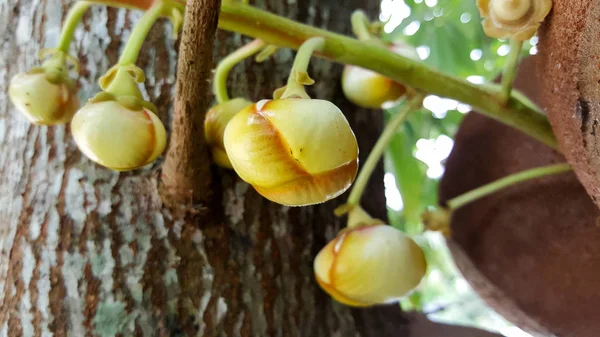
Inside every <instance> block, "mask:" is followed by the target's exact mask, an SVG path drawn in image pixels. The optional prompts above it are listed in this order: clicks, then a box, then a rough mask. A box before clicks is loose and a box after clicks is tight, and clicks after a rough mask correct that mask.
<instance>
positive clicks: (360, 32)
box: [351, 9, 373, 41]
mask: <svg viewBox="0 0 600 337" xmlns="http://www.w3.org/2000/svg"><path fill="white" fill-rule="evenodd" d="M351 22H352V32H353V33H354V35H356V37H357V38H358V39H359V40H363V41H366V40H370V39H372V38H373V35H371V32H370V31H369V18H367V14H365V12H363V11H361V10H359V9H357V10H355V11H354V12H353V13H352V17H351Z"/></svg>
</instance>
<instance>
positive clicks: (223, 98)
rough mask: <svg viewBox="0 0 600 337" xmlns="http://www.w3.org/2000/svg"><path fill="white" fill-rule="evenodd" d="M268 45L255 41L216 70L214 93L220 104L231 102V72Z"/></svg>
mask: <svg viewBox="0 0 600 337" xmlns="http://www.w3.org/2000/svg"><path fill="white" fill-rule="evenodd" d="M265 46H266V44H265V43H264V42H262V41H261V40H258V39H257V40H254V41H252V42H250V43H248V44H247V45H245V46H243V47H241V48H240V49H238V50H236V51H234V52H233V53H231V54H229V55H227V57H225V58H224V59H223V60H221V62H219V65H217V69H215V78H214V81H213V92H214V94H215V96H216V98H217V102H218V103H219V104H221V103H225V102H227V101H229V95H228V94H227V76H228V75H229V71H231V69H232V68H233V67H234V66H235V65H236V64H238V63H240V62H241V61H242V60H244V59H245V58H247V57H250V56H252V55H254V54H256V53H258V52H259V51H260V50H261V49H262V48H264V47H265Z"/></svg>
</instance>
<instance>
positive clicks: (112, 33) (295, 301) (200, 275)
mask: <svg viewBox="0 0 600 337" xmlns="http://www.w3.org/2000/svg"><path fill="white" fill-rule="evenodd" d="M255 5H257V6H260V7H262V8H267V9H269V10H270V11H273V12H277V13H280V14H284V15H287V16H288V17H290V18H293V19H297V20H299V21H303V22H307V23H310V24H313V25H317V26H320V27H323V28H327V29H331V30H334V31H338V32H345V33H348V32H349V28H350V27H349V17H350V13H351V10H352V9H354V8H358V7H362V8H365V7H366V8H365V9H366V10H368V11H369V12H370V13H371V14H372V15H373V16H374V15H376V13H377V9H378V8H379V4H378V2H374V1H366V0H351V1H345V2H344V5H343V6H340V2H339V1H338V0H327V1H325V0H320V1H317V0H310V1H300V2H294V1H282V0H268V1H264V0H261V1H257V2H256V3H255ZM67 9H68V4H67V3H63V2H61V1H59V0H9V1H8V2H6V1H5V2H0V36H2V37H3V40H2V42H1V43H2V45H1V47H2V48H1V49H0V151H1V153H2V156H0V172H1V174H0V224H1V227H0V238H1V240H0V244H1V248H0V335H2V336H24V337H30V336H36V337H37V336H56V337H60V336H77V337H79V336H102V337H104V336H117V335H118V336H286V337H287V336H290V337H293V336H314V337H317V336H344V337H345V336H409V335H412V334H411V332H410V329H409V328H408V327H407V324H409V320H406V319H404V318H402V316H401V312H400V309H399V307H398V306H388V307H380V308H377V309H373V310H354V311H353V310H349V309H348V308H346V307H343V306H341V305H338V304H336V303H334V302H333V301H332V300H331V299H330V298H329V297H328V296H326V295H325V294H324V293H323V292H322V291H320V290H319V289H318V286H317V284H316V282H315V281H314V279H313V271H312V261H313V258H314V256H315V255H316V253H317V252H318V251H319V250H320V249H321V247H323V245H324V244H325V243H326V242H327V241H328V240H329V239H331V238H333V237H334V235H335V233H336V232H337V230H338V229H339V228H340V226H341V224H342V220H339V219H336V218H335V217H334V216H333V209H334V208H335V207H336V206H337V205H339V204H340V203H341V202H342V201H343V198H341V199H338V200H337V201H335V202H330V203H327V204H324V205H320V206H315V207H308V208H288V207H281V206H278V205H275V204H273V203H270V202H268V201H267V200H265V199H264V198H262V197H260V196H259V195H258V194H257V193H256V192H254V191H253V190H252V188H250V187H249V186H248V185H247V184H246V183H244V182H242V181H241V180H239V179H238V178H237V177H236V176H235V174H234V173H232V172H230V171H224V170H218V169H214V179H213V180H214V185H215V188H214V190H213V195H214V198H213V200H214V201H215V202H214V207H212V208H211V209H210V210H209V212H198V213H199V214H195V215H180V214H175V213H173V212H171V211H170V210H169V209H168V208H167V207H165V206H164V205H163V203H162V201H161V198H160V197H159V194H158V187H157V179H156V178H157V176H158V174H159V173H158V170H159V168H160V164H161V163H160V162H158V163H156V164H155V165H153V166H152V167H151V168H147V169H144V170H138V171H136V172H129V173H117V172H113V171H110V170H107V169H104V168H102V167H99V166H97V165H94V164H93V163H92V162H90V161H89V160H88V159H86V158H85V157H84V156H82V155H81V154H80V152H79V151H78V150H77V148H76V146H75V144H74V142H73V140H72V139H71V137H70V132H69V128H68V127H50V128H49V127H38V126H33V125H30V124H29V123H28V122H27V121H26V120H25V119H24V118H23V117H21V116H20V115H19V114H18V113H17V112H16V111H15V109H14V107H13V106H12V105H11V103H10V102H9V100H8V97H7V95H6V92H7V91H8V83H9V81H10V78H11V77H12V76H14V75H15V74H17V73H18V72H22V71H25V70H26V69H28V68H30V67H31V66H33V65H36V64H37V60H36V54H37V51H38V50H39V49H40V48H43V47H51V46H53V45H54V44H55V43H56V42H57V39H58V33H59V27H60V23H61V22H62V19H63V18H64V16H65V15H66V10H67ZM140 15H141V13H139V12H135V11H133V12H126V11H124V10H116V9H106V8H104V7H100V6H95V7H93V9H92V10H91V12H90V13H88V14H87V15H86V17H85V19H84V22H85V24H84V25H83V26H82V27H80V28H79V29H78V30H77V33H76V41H75V43H74V44H73V46H72V49H71V50H72V53H73V54H74V55H76V56H77V57H78V58H79V59H80V62H81V77H80V80H79V85H80V98H81V99H82V101H85V100H86V99H87V98H89V97H92V96H93V94H94V93H95V92H97V91H98V90H99V89H98V86H97V85H96V81H97V79H98V78H99V76H101V75H102V74H103V73H104V72H105V71H106V70H107V69H108V68H109V67H110V66H111V65H112V64H114V63H116V61H117V58H118V51H119V49H120V48H121V47H122V43H123V42H124V41H126V38H127V37H128V35H129V34H130V31H131V28H132V23H133V22H135V21H136V20H137V19H138V18H139V17H140ZM171 36H172V29H171V26H170V24H169V23H167V22H166V21H162V22H161V23H160V24H158V25H156V26H155V27H154V29H153V30H152V31H151V33H150V36H149V38H148V41H147V42H146V43H145V46H144V49H143V51H142V56H141V58H140V60H139V62H138V65H139V66H141V67H142V68H143V69H144V70H145V71H146V75H147V81H146V83H145V91H146V93H147V97H148V98H149V99H150V100H151V101H152V102H154V103H155V104H156V105H157V107H158V109H159V116H160V118H161V119H162V120H163V122H165V125H167V127H168V125H170V122H171V116H172V114H171V112H172V102H173V96H174V83H175V77H174V76H175V75H174V74H175V73H176V71H175V70H176V59H177V57H176V50H175V49H174V48H173V45H175V43H174V41H173V40H172V39H171ZM242 40H245V39H243V38H241V37H240V36H239V35H232V34H230V33H226V32H219V33H218V42H217V48H216V52H215V54H216V55H215V56H216V60H218V59H219V58H221V57H223V56H224V55H226V54H227V53H229V52H231V51H232V50H234V49H235V48H237V47H239V46H241V45H242V42H243V41H242ZM292 58H293V52H292V51H289V50H280V51H279V52H278V53H277V54H276V55H275V56H274V57H272V58H271V59H270V60H268V61H266V62H265V63H263V64H260V65H258V64H256V63H253V62H251V61H246V62H245V63H244V64H243V65H240V66H238V67H236V68H235V69H234V71H233V72H232V75H231V77H230V84H231V88H232V89H231V92H232V96H245V97H248V98H250V99H253V100H258V99H261V98H265V97H269V96H270V94H271V92H272V91H273V90H274V89H276V88H278V87H280V86H282V85H283V84H284V82H285V79H286V76H287V72H288V71H289V68H290V66H291V61H292ZM341 69H342V68H341V66H340V65H335V64H331V63H328V62H325V61H322V60H315V61H313V64H312V66H311V69H310V74H311V76H312V77H313V78H315V79H316V80H317V83H316V85H314V86H313V87H311V88H310V89H309V92H310V93H311V94H312V95H313V96H314V97H318V98H324V99H329V100H332V101H333V102H334V103H335V104H337V105H338V106H340V108H341V109H342V110H343V111H344V112H345V113H346V114H347V116H348V118H349V120H350V122H351V124H352V126H353V128H354V130H355V132H356V135H357V137H358V139H359V145H360V148H361V158H362V159H364V158H365V157H366V155H367V154H368V152H369V149H370V148H371V146H372V145H373V144H374V142H375V141H376V139H377V136H378V134H379V131H380V129H381V125H382V114H381V113H380V112H379V111H366V110H359V109H357V108H355V107H353V106H352V105H350V104H349V103H348V102H347V101H346V100H345V99H344V98H343V96H342V95H341V90H340V86H339V78H340V73H341ZM198 137H202V135H198ZM382 185H383V183H382V170H381V168H380V170H379V172H378V173H377V174H376V175H375V177H374V178H373V181H372V184H371V185H370V187H369V190H368V191H367V195H368V197H367V198H365V205H364V206H365V208H366V209H367V210H368V211H369V212H371V213H372V214H373V215H375V216H378V217H385V199H384V196H383V186H382ZM382 323H385V324H382ZM463 336H468V334H467V333H465V334H464V335H463ZM472 336H479V335H478V334H473V335H472Z"/></svg>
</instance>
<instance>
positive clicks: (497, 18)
mask: <svg viewBox="0 0 600 337" xmlns="http://www.w3.org/2000/svg"><path fill="white" fill-rule="evenodd" d="M477 8H479V13H480V14H481V17H482V18H484V20H483V30H484V31H485V34H486V35H488V36H490V37H495V38H499V39H504V38H512V39H515V40H518V41H523V40H527V39H529V38H531V37H532V36H533V35H534V34H535V32H536V31H537V29H538V27H539V26H540V23H541V22H542V21H543V20H544V18H545V17H546V16H547V15H548V13H550V9H551V8H552V0H477Z"/></svg>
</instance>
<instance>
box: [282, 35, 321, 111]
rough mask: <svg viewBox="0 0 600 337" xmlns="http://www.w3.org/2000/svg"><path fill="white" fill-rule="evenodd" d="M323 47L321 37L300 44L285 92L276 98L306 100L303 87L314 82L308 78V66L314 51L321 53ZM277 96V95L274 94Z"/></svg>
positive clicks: (306, 95) (306, 96)
mask: <svg viewBox="0 0 600 337" xmlns="http://www.w3.org/2000/svg"><path fill="white" fill-rule="evenodd" d="M324 47H325V39H323V38H321V37H313V38H310V39H308V40H306V42H304V43H303V44H302V46H301V47H300V49H298V53H297V54H296V58H295V59H294V64H293V66H292V70H291V71H290V76H289V77H288V81H287V85H286V87H285V91H284V92H283V94H282V95H281V97H276V98H282V99H283V98H307V99H309V98H310V97H308V94H307V93H306V90H305V89H304V86H305V85H311V84H313V83H314V81H313V80H312V79H311V78H310V76H308V64H309V63H310V59H311V58H312V56H313V54H314V53H315V52H316V51H321V50H323V48H324ZM275 95H276V96H278V95H277V94H275Z"/></svg>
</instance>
